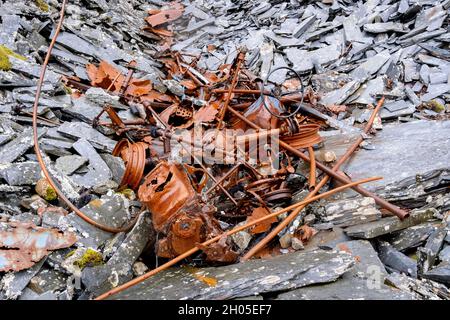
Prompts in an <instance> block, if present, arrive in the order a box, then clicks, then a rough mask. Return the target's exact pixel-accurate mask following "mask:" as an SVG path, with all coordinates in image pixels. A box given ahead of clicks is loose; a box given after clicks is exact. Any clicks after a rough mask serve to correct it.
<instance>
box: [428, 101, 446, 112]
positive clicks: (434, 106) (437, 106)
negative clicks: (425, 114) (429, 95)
mask: <svg viewBox="0 0 450 320" xmlns="http://www.w3.org/2000/svg"><path fill="white" fill-rule="evenodd" d="M428 108H430V109H431V110H433V111H434V112H437V113H441V112H444V111H445V106H444V105H443V104H442V103H439V102H438V101H436V100H431V101H429V102H428Z"/></svg>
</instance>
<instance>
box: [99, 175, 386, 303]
mask: <svg viewBox="0 0 450 320" xmlns="http://www.w3.org/2000/svg"><path fill="white" fill-rule="evenodd" d="M380 179H382V178H381V177H373V178H367V179H363V180H359V181H355V182H351V183H349V184H346V185H343V186H339V187H337V188H335V189H333V190H330V191H327V192H324V193H322V194H319V195H317V196H314V197H312V198H309V199H306V200H303V201H301V202H298V203H295V204H293V205H290V206H289V207H286V208H284V209H281V210H279V211H276V212H274V213H271V214H268V215H267V216H265V217H262V218H259V219H256V220H253V221H251V222H249V223H246V224H245V225H242V226H239V227H235V228H233V229H232V230H229V231H226V232H225V233H223V234H221V235H218V236H216V237H214V238H211V239H209V240H207V241H205V242H203V243H201V244H200V245H198V246H195V247H194V248H192V249H190V250H188V251H186V252H185V253H183V254H181V255H179V256H178V257H176V258H173V259H172V260H170V261H168V262H166V263H164V264H162V265H160V266H159V267H157V268H155V269H153V270H151V271H149V272H147V273H145V274H143V275H142V276H139V277H137V278H134V279H133V280H131V281H128V282H126V283H124V284H122V285H120V286H118V287H116V288H114V289H112V290H110V291H107V292H105V293H103V294H101V295H100V296H98V297H96V298H95V300H104V299H106V298H108V297H110V296H112V295H114V294H117V293H119V292H121V291H123V290H126V289H128V288H130V287H132V286H135V285H137V284H139V283H141V282H142V281H144V280H146V279H148V278H150V277H152V276H154V275H155V274H157V273H159V272H161V271H164V270H166V269H168V268H169V267H171V266H173V265H175V264H176V263H178V262H180V261H181V260H183V259H186V258H188V257H189V256H191V255H192V254H194V253H196V252H197V251H199V250H200V248H199V247H205V246H208V245H210V244H212V243H214V242H217V241H219V240H220V239H222V238H223V237H224V236H225V237H228V236H231V235H233V234H235V233H237V232H240V231H242V230H245V229H247V228H250V227H252V226H254V225H256V224H258V223H261V222H264V221H266V220H269V219H272V218H274V217H277V216H279V215H281V214H283V213H285V212H287V211H289V210H292V209H295V208H297V207H299V206H304V205H307V204H309V203H311V202H313V201H316V200H319V199H322V198H326V197H328V196H331V195H333V194H335V193H337V192H340V191H342V190H345V189H347V188H351V187H353V186H355V185H358V184H362V183H367V182H371V181H375V180H380Z"/></svg>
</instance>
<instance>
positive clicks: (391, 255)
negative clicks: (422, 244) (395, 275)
mask: <svg viewBox="0 0 450 320" xmlns="http://www.w3.org/2000/svg"><path fill="white" fill-rule="evenodd" d="M378 251H379V256H380V260H381V261H382V262H383V263H384V265H386V266H388V267H390V268H392V269H394V270H396V271H398V272H400V273H404V274H406V275H408V276H411V277H413V278H417V262H416V261H414V260H413V259H411V258H410V257H408V256H406V255H404V254H403V253H401V252H400V251H397V250H396V249H395V248H394V247H392V246H391V245H390V244H389V243H387V242H380V243H379V246H378Z"/></svg>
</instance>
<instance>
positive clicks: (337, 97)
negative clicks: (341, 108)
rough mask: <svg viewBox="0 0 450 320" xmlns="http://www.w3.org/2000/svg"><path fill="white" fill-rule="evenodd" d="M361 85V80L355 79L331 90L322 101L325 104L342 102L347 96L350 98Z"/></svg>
mask: <svg viewBox="0 0 450 320" xmlns="http://www.w3.org/2000/svg"><path fill="white" fill-rule="evenodd" d="M360 86H361V81H359V80H353V81H350V82H349V83H347V84H345V85H344V86H343V87H342V88H340V89H338V90H335V91H331V92H329V93H328V94H326V95H325V96H324V97H323V98H322V99H320V101H319V102H320V103H321V104H323V105H332V104H342V103H344V101H345V100H347V98H349V97H350V96H351V95H352V94H353V93H354V92H355V91H356V90H358V88H359V87H360Z"/></svg>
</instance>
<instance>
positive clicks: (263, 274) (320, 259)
mask: <svg viewBox="0 0 450 320" xmlns="http://www.w3.org/2000/svg"><path fill="white" fill-rule="evenodd" d="M353 265H354V260H353V258H352V256H351V255H350V254H348V253H346V252H337V251H324V250H319V249H316V250H313V251H308V252H296V253H291V254H287V255H282V256H279V257H275V258H273V259H268V260H250V261H247V262H243V263H239V264H234V265H229V266H225V267H218V268H205V269H198V271H192V270H189V269H186V268H173V269H169V270H166V271H163V272H160V273H158V274H156V275H155V276H154V277H152V278H149V279H147V280H146V281H144V282H142V283H140V284H138V285H136V286H134V287H131V288H129V289H127V290H125V291H122V292H121V293H118V294H116V295H114V296H112V297H111V298H112V299H139V300H142V299H145V300H147V299H163V300H165V299H177V300H178V299H183V300H185V299H188V300H191V299H197V300H204V299H232V298H238V297H247V296H252V295H258V294H260V293H265V292H276V291H281V290H288V289H295V288H299V287H303V286H305V285H311V284H317V283H325V282H330V281H335V280H336V279H337V278H338V277H339V276H341V275H342V274H343V273H345V272H346V271H348V270H349V269H350V268H351V267H352V266H353ZM199 276H204V277H210V278H213V279H217V285H215V286H210V285H208V284H206V283H205V282H203V281H200V280H199Z"/></svg>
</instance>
